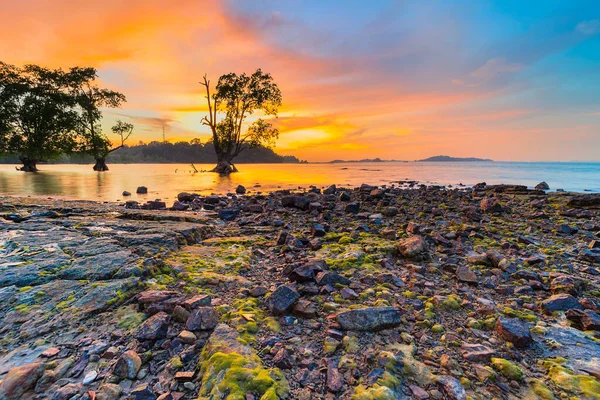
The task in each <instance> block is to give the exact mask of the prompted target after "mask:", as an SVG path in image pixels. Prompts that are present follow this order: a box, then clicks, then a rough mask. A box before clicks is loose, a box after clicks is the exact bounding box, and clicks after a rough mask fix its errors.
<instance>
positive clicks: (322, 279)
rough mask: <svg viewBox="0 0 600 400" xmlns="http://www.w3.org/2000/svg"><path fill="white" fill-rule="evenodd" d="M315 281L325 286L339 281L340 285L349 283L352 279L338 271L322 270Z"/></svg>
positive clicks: (333, 284)
mask: <svg viewBox="0 0 600 400" xmlns="http://www.w3.org/2000/svg"><path fill="white" fill-rule="evenodd" d="M315 282H317V285H319V286H325V285H331V286H335V285H336V284H338V283H339V284H340V285H349V284H350V282H351V281H350V279H348V278H346V277H344V276H342V275H340V274H338V273H337V272H333V271H322V272H319V273H318V274H317V276H316V277H315Z"/></svg>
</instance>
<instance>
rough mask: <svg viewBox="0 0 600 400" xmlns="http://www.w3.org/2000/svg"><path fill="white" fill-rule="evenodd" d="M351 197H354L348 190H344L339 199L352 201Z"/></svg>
mask: <svg viewBox="0 0 600 400" xmlns="http://www.w3.org/2000/svg"><path fill="white" fill-rule="evenodd" d="M350 199H352V198H351V197H350V195H349V194H348V193H346V192H342V193H340V196H339V197H338V200H339V201H350Z"/></svg>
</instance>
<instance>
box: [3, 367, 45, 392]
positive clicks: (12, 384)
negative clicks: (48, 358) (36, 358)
mask: <svg viewBox="0 0 600 400" xmlns="http://www.w3.org/2000/svg"><path fill="white" fill-rule="evenodd" d="M44 370H45V365H44V364H42V363H31V364H25V365H22V366H20V367H17V368H13V369H11V370H10V371H8V374H6V376H5V377H4V378H3V379H2V381H1V382H0V399H7V400H13V399H14V400H16V399H20V398H21V396H23V394H25V393H26V392H27V391H28V390H30V389H33V387H34V386H35V384H36V382H37V381H38V379H40V378H41V376H42V374H43V373H44Z"/></svg>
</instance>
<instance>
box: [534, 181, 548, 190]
mask: <svg viewBox="0 0 600 400" xmlns="http://www.w3.org/2000/svg"><path fill="white" fill-rule="evenodd" d="M535 190H550V186H549V185H548V184H547V183H546V182H543V181H542V182H540V183H538V184H537V185H535Z"/></svg>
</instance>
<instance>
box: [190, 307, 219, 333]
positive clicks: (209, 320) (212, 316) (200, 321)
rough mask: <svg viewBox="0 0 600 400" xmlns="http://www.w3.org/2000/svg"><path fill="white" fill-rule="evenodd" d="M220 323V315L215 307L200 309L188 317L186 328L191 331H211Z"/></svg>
mask: <svg viewBox="0 0 600 400" xmlns="http://www.w3.org/2000/svg"><path fill="white" fill-rule="evenodd" d="M218 323H219V314H218V313H217V310H215V309H214V308H213V307H198V308H196V309H195V310H194V311H192V313H191V314H190V316H189V317H188V319H187V321H186V323H185V328H186V329H187V330H189V331H209V330H211V329H214V328H215V326H217V324H218Z"/></svg>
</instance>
